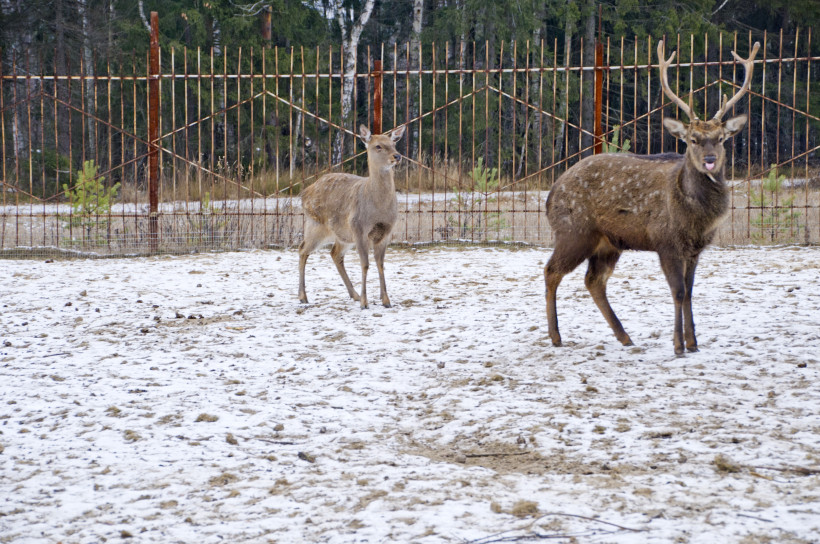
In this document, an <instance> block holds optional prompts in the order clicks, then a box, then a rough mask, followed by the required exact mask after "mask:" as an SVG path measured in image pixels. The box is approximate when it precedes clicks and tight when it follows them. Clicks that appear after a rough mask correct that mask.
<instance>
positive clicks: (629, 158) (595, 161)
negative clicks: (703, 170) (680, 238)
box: [547, 153, 684, 249]
mask: <svg viewBox="0 0 820 544" xmlns="http://www.w3.org/2000/svg"><path fill="white" fill-rule="evenodd" d="M683 163H684V157H683V156H682V155H677V154H664V155H631V154H619V153H611V154H602V155H595V156H592V157H587V158H586V159H583V160H582V161H580V162H578V163H577V164H575V165H574V166H573V167H572V168H570V169H569V170H567V171H566V172H564V174H563V175H561V177H560V178H558V180H557V181H556V182H555V185H554V186H553V189H552V190H551V191H550V195H549V197H548V199H547V216H548V219H549V222H550V225H551V226H552V228H553V230H554V231H555V232H556V234H558V235H560V234H562V233H565V234H573V233H575V234H578V233H589V234H592V233H596V232H597V233H599V234H601V235H602V236H605V237H607V238H608V239H609V240H610V242H612V243H613V245H615V246H616V247H620V248H622V249H653V247H654V246H655V244H656V242H657V240H658V238H659V236H661V232H663V231H665V230H668V224H669V215H668V198H669V187H670V186H671V185H674V180H676V179H677V177H678V176H679V175H680V172H681V170H682V168H683Z"/></svg>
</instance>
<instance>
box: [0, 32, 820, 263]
mask: <svg viewBox="0 0 820 544" xmlns="http://www.w3.org/2000/svg"><path fill="white" fill-rule="evenodd" d="M761 38H762V39H761V40H760V41H761V42H762V44H763V47H762V51H761V53H760V54H759V55H758V60H756V62H755V63H756V64H757V66H756V68H755V73H754V79H753V81H752V86H751V90H750V92H749V94H748V98H744V99H743V100H742V101H741V102H740V104H739V105H738V106H737V107H736V108H735V111H734V112H733V113H732V112H730V113H729V114H728V115H732V114H735V115H736V114H740V113H746V114H747V115H749V123H748V124H747V125H746V127H745V128H744V130H743V132H742V133H741V134H739V135H737V136H736V137H735V138H734V139H733V140H732V141H731V142H730V143H729V144H727V149H728V156H729V158H730V166H728V168H727V178H728V180H729V183H730V184H731V207H730V214H729V217H728V218H727V220H726V221H725V222H724V223H723V225H722V226H721V229H720V231H719V234H718V238H717V242H718V243H722V244H739V243H794V242H799V243H817V242H820V160H818V156H817V153H818V148H820V144H819V143H818V137H820V98H818V91H820V86H819V85H818V81H820V78H818V76H817V73H818V70H817V68H818V66H817V63H818V61H820V55H818V53H817V49H818V48H817V45H816V44H815V43H814V42H813V41H812V35H811V32H810V31H805V32H800V33H798V34H796V35H794V36H784V35H783V34H782V33H780V34H779V35H765V36H762V37H761ZM752 41H753V39H752V36H751V35H749V36H740V35H736V34H735V35H723V34H721V35H717V36H700V37H698V36H687V37H681V36H676V37H672V38H669V39H668V41H667V44H668V45H667V51H671V50H672V49H675V50H677V51H678V55H677V58H676V62H675V64H674V65H673V66H672V67H671V68H670V85H671V86H672V88H673V90H675V92H676V93H677V94H679V95H680V96H683V95H685V94H686V89H687V88H691V89H692V90H693V96H694V100H695V110H696V111H698V112H703V113H704V114H705V113H708V112H710V111H711V112H714V111H716V110H717V107H718V102H719V100H720V96H721V95H723V94H724V93H725V94H730V95H731V94H733V93H734V91H735V90H737V88H738V87H739V85H740V83H741V82H742V79H743V70H742V67H739V65H737V63H735V61H734V60H733V58H732V57H731V55H730V54H729V53H730V51H732V50H737V51H738V53H740V54H741V55H742V56H745V55H746V54H747V52H748V51H749V50H750V48H751V43H752ZM656 44H657V42H656V41H655V40H654V39H653V38H651V37H650V38H646V39H637V38H635V39H631V40H628V39H626V38H621V39H618V40H611V39H608V40H607V41H606V42H605V43H598V44H596V47H595V50H596V53H597V54H596V55H595V59H596V60H595V61H594V62H591V63H586V64H585V63H584V61H583V58H584V56H583V55H582V54H581V52H582V51H583V50H584V49H585V45H584V44H583V42H581V43H580V44H575V45H577V47H575V48H574V50H570V51H564V50H562V49H561V48H559V43H558V41H557V40H554V41H553V43H546V42H541V43H538V44H531V43H526V44H525V43H500V44H498V45H497V46H496V45H490V44H475V43H459V44H451V43H446V44H429V45H418V46H417V47H411V46H410V45H409V44H407V45H405V46H403V47H402V46H399V45H397V44H393V45H389V46H388V45H383V46H381V47H379V48H376V49H373V48H362V49H361V50H360V51H358V55H357V57H356V62H355V63H354V64H353V65H349V64H347V63H346V61H345V58H346V57H345V52H344V51H339V50H338V49H333V48H330V49H328V50H318V49H316V50H305V49H303V48H295V47H294V48H289V49H287V50H285V49H281V48H279V49H277V48H273V49H265V50H261V51H254V50H247V51H246V50H242V49H240V50H237V51H214V50H211V51H202V50H195V51H190V50H181V51H175V50H160V48H159V45H158V40H157V35H156V34H154V35H153V37H152V47H151V50H150V52H149V54H148V56H147V58H144V59H143V58H140V59H136V58H135V59H132V61H131V62H130V63H128V64H125V63H117V64H114V63H112V62H111V61H102V60H100V59H97V60H96V62H95V63H94V65H93V66H84V65H80V66H79V67H78V68H77V69H76V70H74V71H70V72H69V73H62V72H59V71H58V70H57V68H56V63H55V67H54V68H53V69H51V70H49V69H48V68H47V67H46V66H44V62H43V61H42V59H38V60H37V61H36V62H35V61H34V60H33V59H28V58H15V59H14V60H12V62H11V63H10V64H4V65H3V66H2V74H0V139H2V142H1V143H2V145H1V146H0V162H1V163H2V171H1V172H0V176H2V177H1V178H0V188H1V189H2V193H1V194H2V197H0V198H2V201H0V215H2V219H0V220H1V221H2V224H0V249H2V250H3V252H4V253H5V254H6V255H20V254H25V253H27V254H35V255H39V254H45V253H49V254H51V253H55V254H56V253H58V252H59V253H62V252H66V251H68V252H81V253H86V254H144V253H158V252H181V251H182V252H184V251H192V250H211V249H241V248H253V247H270V246H292V245H295V244H298V242H299V240H300V238H301V232H302V226H303V215H302V212H301V208H300V204H299V198H298V195H299V191H300V190H301V188H302V187H304V186H306V185H308V184H310V183H312V182H313V181H315V180H316V179H317V178H318V177H319V176H321V175H322V174H324V173H327V172H331V171H339V170H345V171H350V172H356V173H360V174H363V173H365V172H366V164H365V159H364V148H363V146H361V145H357V144H356V142H355V133H356V132H357V130H356V127H357V126H358V125H359V124H366V125H368V126H371V127H373V128H374V132H380V131H381V129H382V124H383V125H384V130H389V129H391V128H393V127H394V126H397V125H400V124H403V125H406V126H407V129H408V130H407V133H406V136H405V138H404V139H403V140H402V142H400V144H399V150H400V152H401V153H402V154H403V155H404V157H405V161H403V164H402V166H401V167H400V168H399V169H398V171H397V173H396V185H397V189H398V192H399V194H398V199H399V210H400V219H399V224H398V225H397V226H396V228H395V230H394V242H397V243H402V242H404V243H426V242H492V241H509V242H527V243H535V244H543V245H549V243H550V241H551V234H550V229H549V226H548V224H547V221H546V216H545V214H544V209H545V208H544V202H545V200H546V197H547V194H548V191H549V189H550V187H551V186H552V183H553V182H554V180H555V179H556V178H557V177H558V176H559V175H560V174H561V172H563V171H564V170H565V169H566V168H567V167H568V166H571V165H572V164H574V163H575V162H577V161H578V160H579V159H580V158H582V157H584V156H587V155H589V154H592V153H595V152H598V151H601V150H603V151H611V152H624V151H629V152H637V153H657V152H667V151H676V152H683V149H684V148H685V147H684V145H683V144H681V143H680V142H678V141H675V140H674V139H673V138H672V137H671V136H669V135H668V134H665V133H664V130H663V129H662V119H663V117H664V116H674V117H677V116H678V115H679V112H678V111H677V109H676V108H674V107H672V106H670V104H669V103H668V101H666V99H665V97H664V95H663V92H662V90H661V85H660V81H659V79H658V75H657V74H658V72H657V59H656V58H655V57H653V53H654V47H655V46H656ZM561 45H562V46H563V44H561ZM728 115H727V116H728Z"/></svg>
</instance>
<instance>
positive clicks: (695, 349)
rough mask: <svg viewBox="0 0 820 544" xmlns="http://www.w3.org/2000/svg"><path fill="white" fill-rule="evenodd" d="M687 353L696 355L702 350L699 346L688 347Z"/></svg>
mask: <svg viewBox="0 0 820 544" xmlns="http://www.w3.org/2000/svg"><path fill="white" fill-rule="evenodd" d="M686 351H688V352H690V353H695V352H698V351H700V350H699V349H698V346H697V344H695V345H694V346H686Z"/></svg>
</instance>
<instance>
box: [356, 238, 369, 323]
mask: <svg viewBox="0 0 820 544" xmlns="http://www.w3.org/2000/svg"><path fill="white" fill-rule="evenodd" d="M368 246H369V244H368V240H367V238H366V237H365V236H357V237H356V250H357V251H358V252H359V262H360V263H361V265H362V290H361V292H360V294H359V302H360V303H361V308H362V310H364V309H365V308H367V269H368V268H370V260H369V258H368V256H367V249H368Z"/></svg>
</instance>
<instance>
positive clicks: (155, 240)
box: [148, 11, 159, 253]
mask: <svg viewBox="0 0 820 544" xmlns="http://www.w3.org/2000/svg"><path fill="white" fill-rule="evenodd" d="M150 43H151V48H150V53H149V59H148V203H149V208H150V209H149V216H148V232H149V239H150V243H151V253H156V252H157V249H158V245H159V228H158V227H159V225H158V219H159V218H158V214H159V16H158V15H157V12H156V11H152V12H151V42H150Z"/></svg>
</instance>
